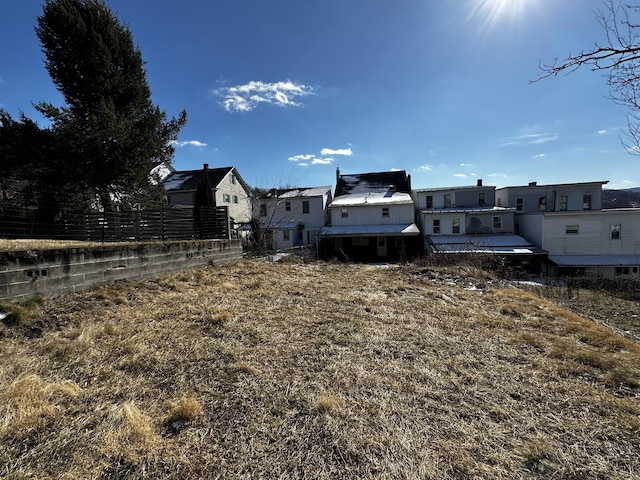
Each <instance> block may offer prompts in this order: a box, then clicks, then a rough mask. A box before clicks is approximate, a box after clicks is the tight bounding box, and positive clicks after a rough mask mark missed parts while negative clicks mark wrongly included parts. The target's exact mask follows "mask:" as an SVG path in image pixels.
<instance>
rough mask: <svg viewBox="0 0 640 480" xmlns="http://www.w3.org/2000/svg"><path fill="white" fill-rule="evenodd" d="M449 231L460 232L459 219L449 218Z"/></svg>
mask: <svg viewBox="0 0 640 480" xmlns="http://www.w3.org/2000/svg"><path fill="white" fill-rule="evenodd" d="M451 232H452V233H460V219H459V218H454V219H453V220H451Z"/></svg>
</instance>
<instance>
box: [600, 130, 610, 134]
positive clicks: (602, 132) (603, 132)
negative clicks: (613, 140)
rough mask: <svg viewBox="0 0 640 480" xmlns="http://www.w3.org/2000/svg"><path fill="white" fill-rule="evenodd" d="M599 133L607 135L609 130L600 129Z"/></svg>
mask: <svg viewBox="0 0 640 480" xmlns="http://www.w3.org/2000/svg"><path fill="white" fill-rule="evenodd" d="M598 133H599V134H600V135H606V134H607V133H608V132H607V130H598Z"/></svg>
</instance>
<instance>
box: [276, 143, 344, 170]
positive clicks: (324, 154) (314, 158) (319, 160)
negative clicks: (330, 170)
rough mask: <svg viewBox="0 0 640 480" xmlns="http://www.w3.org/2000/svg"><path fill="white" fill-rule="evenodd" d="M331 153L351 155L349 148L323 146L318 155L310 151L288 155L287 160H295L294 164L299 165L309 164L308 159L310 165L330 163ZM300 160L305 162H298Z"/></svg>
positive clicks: (331, 160) (333, 159) (332, 159)
mask: <svg viewBox="0 0 640 480" xmlns="http://www.w3.org/2000/svg"><path fill="white" fill-rule="evenodd" d="M332 155H345V156H350V155H353V152H352V151H351V148H349V147H348V148H340V149H337V150H336V149H332V148H323V149H322V150H321V151H320V156H318V155H315V154H312V153H305V154H299V155H294V156H292V157H289V158H288V160H289V161H291V162H295V163H296V165H299V166H304V167H306V166H308V165H309V163H308V162H309V161H310V162H311V165H330V164H332V163H333V162H334V161H335V158H333V156H332ZM300 162H305V163H300Z"/></svg>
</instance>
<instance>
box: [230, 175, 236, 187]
mask: <svg viewBox="0 0 640 480" xmlns="http://www.w3.org/2000/svg"><path fill="white" fill-rule="evenodd" d="M231 183H232V184H233V185H235V184H236V176H235V175H234V174H233V173H232V174H231Z"/></svg>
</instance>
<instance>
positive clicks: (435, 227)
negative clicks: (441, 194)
mask: <svg viewBox="0 0 640 480" xmlns="http://www.w3.org/2000/svg"><path fill="white" fill-rule="evenodd" d="M433 233H440V220H439V219H437V218H436V219H435V220H434V221H433Z"/></svg>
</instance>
